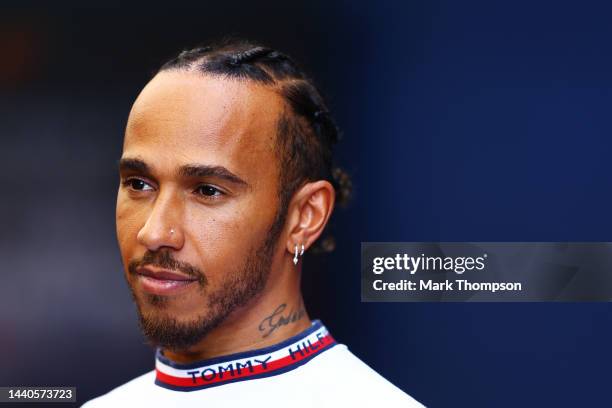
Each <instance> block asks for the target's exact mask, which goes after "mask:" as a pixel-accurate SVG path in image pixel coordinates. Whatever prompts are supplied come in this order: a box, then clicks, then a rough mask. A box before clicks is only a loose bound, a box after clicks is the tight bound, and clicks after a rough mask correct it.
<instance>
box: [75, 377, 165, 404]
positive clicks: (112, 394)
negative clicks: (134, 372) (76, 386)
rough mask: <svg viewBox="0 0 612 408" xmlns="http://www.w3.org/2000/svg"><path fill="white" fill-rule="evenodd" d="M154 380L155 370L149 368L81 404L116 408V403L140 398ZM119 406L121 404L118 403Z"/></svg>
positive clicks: (135, 400)
mask: <svg viewBox="0 0 612 408" xmlns="http://www.w3.org/2000/svg"><path fill="white" fill-rule="evenodd" d="M154 381H155V370H151V371H149V372H147V373H145V374H143V375H141V376H138V377H136V378H134V379H132V380H130V381H128V382H126V383H125V384H122V385H120V386H118V387H117V388H114V389H112V390H110V391H109V392H107V393H106V394H103V395H101V396H99V397H97V398H94V399H92V400H89V401H87V402H86V403H85V404H83V405H82V406H83V407H85V408H99V407H110V406H112V407H113V408H117V403H118V402H121V403H122V404H125V403H129V402H134V403H135V404H136V403H137V401H139V400H141V399H142V395H143V393H145V392H147V390H150V389H151V385H152V384H153V383H154ZM119 406H121V405H119Z"/></svg>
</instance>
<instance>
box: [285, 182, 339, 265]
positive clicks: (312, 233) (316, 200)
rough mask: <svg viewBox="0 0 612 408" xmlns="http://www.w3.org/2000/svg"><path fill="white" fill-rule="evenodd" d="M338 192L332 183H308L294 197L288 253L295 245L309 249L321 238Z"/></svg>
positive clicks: (289, 221) (289, 220) (291, 208)
mask: <svg viewBox="0 0 612 408" xmlns="http://www.w3.org/2000/svg"><path fill="white" fill-rule="evenodd" d="M335 199H336V192H335V190H334V187H333V186H332V185H331V183H330V182H328V181H325V180H318V181H314V182H312V183H306V184H305V185H304V186H302V187H301V188H300V189H299V190H298V191H297V192H296V193H295V194H294V196H293V199H292V200H291V203H290V205H289V214H288V216H287V220H288V223H289V225H288V237H287V243H286V246H287V251H289V252H290V253H291V254H293V253H294V252H295V245H301V244H303V245H304V249H308V248H309V247H310V246H311V245H312V244H313V243H314V242H315V241H316V240H317V238H319V236H320V235H321V233H322V232H323V230H324V229H325V226H326V225H327V221H328V220H329V217H330V216H331V214H332V211H333V210H334V202H335Z"/></svg>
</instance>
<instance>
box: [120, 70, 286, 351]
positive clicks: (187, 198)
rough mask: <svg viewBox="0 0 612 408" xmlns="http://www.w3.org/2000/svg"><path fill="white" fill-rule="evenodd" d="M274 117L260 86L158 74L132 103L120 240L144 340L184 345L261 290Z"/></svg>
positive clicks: (273, 104)
mask: <svg viewBox="0 0 612 408" xmlns="http://www.w3.org/2000/svg"><path fill="white" fill-rule="evenodd" d="M281 111H282V100H281V98H280V97H279V96H278V95H276V94H275V93H274V92H273V91H272V90H270V89H268V88H265V87H263V86H260V85H257V84H254V83H252V82H249V81H237V80H229V79H222V78H220V77H215V76H203V75H201V74H197V73H188V72H178V71H168V72H163V73H160V74H158V75H157V76H156V77H155V78H154V79H153V80H152V81H151V82H150V83H149V84H148V85H147V86H146V87H145V89H144V90H143V91H142V93H141V94H140V95H139V97H138V99H137V100H136V102H135V103H134V106H133V107H132V111H131V112H130V116H129V119H128V123H127V127H126V133H125V140H124V145H123V154H122V161H121V166H120V176H121V183H120V186H119V192H118V196H117V212H116V217H117V218H116V221H117V237H118V241H119V247H120V250H121V257H122V261H123V264H124V267H125V276H126V279H127V282H128V285H129V287H130V290H131V291H132V296H133V297H134V300H135V302H136V305H137V308H138V312H139V317H140V323H141V327H142V328H143V329H144V331H145V334H146V335H147V337H149V338H150V340H151V341H152V342H154V343H156V344H159V345H162V346H164V347H169V348H174V349H182V348H183V349H184V348H188V347H189V346H191V345H193V344H195V343H196V342H197V341H198V340H200V339H201V338H202V337H203V336H204V335H205V334H206V333H207V332H208V331H209V330H210V329H212V328H213V327H215V326H216V325H218V324H219V323H220V322H222V321H223V319H224V318H225V317H227V316H228V315H229V314H230V313H231V312H233V311H237V310H239V308H240V307H241V306H244V305H245V304H246V303H247V302H248V301H250V300H252V299H253V298H254V297H255V296H256V295H258V294H260V293H261V291H262V290H263V289H264V286H265V284H266V281H267V278H268V274H269V272H270V267H271V262H272V258H273V254H274V244H275V241H276V238H277V236H273V237H271V236H270V234H269V232H270V229H271V227H272V225H273V223H274V220H275V216H276V213H277V209H278V193H277V191H278V190H277V180H278V165H277V158H276V155H275V150H274V144H275V141H276V124H277V119H278V117H279V114H280V112H281Z"/></svg>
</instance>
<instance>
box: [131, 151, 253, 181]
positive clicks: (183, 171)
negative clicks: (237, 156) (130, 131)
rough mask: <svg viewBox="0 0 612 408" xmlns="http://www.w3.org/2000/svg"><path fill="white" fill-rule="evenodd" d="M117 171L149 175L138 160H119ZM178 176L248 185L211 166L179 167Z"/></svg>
mask: <svg viewBox="0 0 612 408" xmlns="http://www.w3.org/2000/svg"><path fill="white" fill-rule="evenodd" d="M119 171H120V172H127V171H134V172H138V173H142V174H146V175H151V173H152V172H151V168H150V167H149V165H148V164H147V163H145V162H144V161H142V160H140V159H131V158H122V159H120V160H119ZM177 175H178V176H181V177H193V178H196V177H216V178H220V179H223V180H227V181H229V182H230V183H234V184H239V185H242V186H248V185H249V184H248V183H247V182H246V181H244V180H243V179H241V178H240V177H238V176H237V175H236V174H234V173H232V172H231V171H229V170H228V169H227V168H225V167H223V166H211V165H206V164H186V165H183V166H181V167H179V169H178V172H177Z"/></svg>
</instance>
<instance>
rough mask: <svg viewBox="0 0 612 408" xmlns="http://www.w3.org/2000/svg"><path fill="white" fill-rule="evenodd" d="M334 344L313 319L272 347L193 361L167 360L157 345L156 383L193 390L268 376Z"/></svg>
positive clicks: (177, 389) (305, 360)
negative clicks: (311, 322) (186, 362)
mask: <svg viewBox="0 0 612 408" xmlns="http://www.w3.org/2000/svg"><path fill="white" fill-rule="evenodd" d="M334 345H336V341H335V340H334V338H333V337H332V336H331V335H330V334H329V332H328V331H327V329H326V328H325V326H323V324H322V323H321V322H320V321H319V320H315V321H314V322H313V324H312V325H311V326H310V327H309V328H308V329H306V330H305V331H303V332H302V333H300V334H298V335H296V336H293V337H291V338H289V339H287V340H285V341H283V342H281V343H278V344H275V345H273V346H270V347H265V348H261V349H257V350H252V351H247V352H243V353H236V354H230V355H227V356H222V357H215V358H212V359H208V360H203V361H199V362H197V363H192V364H178V363H175V362H173V361H170V360H168V358H166V357H165V356H164V355H163V354H162V351H161V349H159V348H158V349H157V352H156V356H155V357H156V361H155V371H156V379H155V384H157V385H159V386H161V387H164V388H168V389H171V390H175V391H195V390H201V389H204V388H209V387H215V386H219V385H223V384H228V383H232V382H237V381H244V380H252V379H257V378H263V377H270V376H273V375H278V374H282V373H286V372H287V371H291V370H294V369H296V368H297V367H299V366H301V365H303V364H306V363H307V362H308V361H310V360H311V359H312V358H313V357H315V356H317V355H319V354H321V353H322V352H324V351H325V350H328V349H330V348H331V347H333V346H334Z"/></svg>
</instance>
